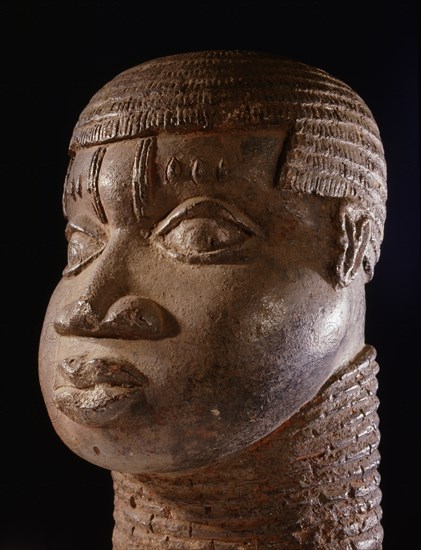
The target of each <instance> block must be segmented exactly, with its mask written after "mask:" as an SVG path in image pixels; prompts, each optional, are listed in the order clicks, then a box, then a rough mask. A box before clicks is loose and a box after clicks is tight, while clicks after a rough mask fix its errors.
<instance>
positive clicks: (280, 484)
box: [113, 346, 383, 550]
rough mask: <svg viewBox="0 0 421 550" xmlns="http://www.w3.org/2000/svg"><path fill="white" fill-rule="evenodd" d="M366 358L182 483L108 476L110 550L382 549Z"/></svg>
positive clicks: (371, 380)
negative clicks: (257, 437)
mask: <svg viewBox="0 0 421 550" xmlns="http://www.w3.org/2000/svg"><path fill="white" fill-rule="evenodd" d="M374 358H375V352H374V350H373V348H371V347H368V346H366V347H365V348H364V349H363V350H362V352H361V353H360V354H359V355H358V357H357V358H356V360H355V361H354V362H352V363H351V364H349V365H347V366H346V367H343V368H342V369H340V370H338V371H337V372H336V373H335V374H334V375H333V376H332V377H331V378H330V379H329V380H328V381H327V382H326V384H325V385H324V386H323V387H322V388H321V390H320V391H319V393H318V394H317V396H316V397H315V398H314V399H313V400H312V401H310V402H309V403H307V404H306V405H305V406H304V407H302V409H301V410H300V411H299V412H298V413H296V414H295V415H294V416H293V417H291V418H290V419H289V420H288V421H287V422H285V423H284V424H283V425H282V426H281V427H280V428H278V429H277V430H276V431H275V432H273V433H272V434H271V435H269V436H267V437H266V438H265V439H263V440H261V441H260V442H258V443H256V444H255V445H253V446H252V447H250V448H248V449H246V450H244V451H242V452H241V453H238V454H236V455H232V456H231V457H228V458H225V459H223V460H220V461H218V462H217V463H214V464H212V465H211V466H206V467H203V468H200V469H197V470H195V471H190V472H186V473H181V474H180V473H172V474H152V475H132V474H121V473H118V472H113V479H114V490H115V511H114V518H115V522H116V523H115V529H114V534H113V548H114V550H131V549H140V548H148V549H149V550H153V549H156V550H158V549H162V548H168V549H170V548H171V549H180V550H181V549H183V550H188V549H196V550H199V549H200V550H202V549H203V550H218V549H221V550H222V549H224V550H228V549H238V550H240V549H250V550H252V549H253V550H254V549H259V550H266V549H279V550H280V549H283V550H285V549H299V548H311V549H312V550H318V549H320V550H322V549H323V550H328V549H332V550H333V549H337V548H339V547H340V548H355V549H359V548H361V549H363V548H364V549H365V550H369V549H370V550H374V549H375V550H378V549H380V548H381V545H382V534H383V531H382V528H381V525H380V518H381V508H380V499H381V492H380V489H379V474H378V472H377V466H378V463H379V453H378V450H377V447H378V443H379V431H378V417H377V413H376V410H377V406H378V400H377V398H376V389H377V382H376V373H377V370H378V366H377V363H376V362H375V361H374Z"/></svg>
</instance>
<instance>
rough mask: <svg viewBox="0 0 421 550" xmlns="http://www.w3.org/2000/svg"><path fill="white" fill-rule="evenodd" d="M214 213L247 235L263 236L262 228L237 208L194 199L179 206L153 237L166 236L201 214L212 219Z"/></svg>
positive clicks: (214, 201) (209, 199) (162, 222)
mask: <svg viewBox="0 0 421 550" xmlns="http://www.w3.org/2000/svg"><path fill="white" fill-rule="evenodd" d="M212 211H213V212H214V213H216V214H217V216H219V217H221V218H224V219H226V220H228V221H231V222H233V223H235V224H237V225H238V226H239V227H241V229H243V230H244V231H246V232H247V233H250V234H254V235H259V236H263V232H262V230H261V229H260V227H259V226H258V225H257V224H256V223H255V222H254V221H253V220H251V219H250V218H249V217H248V216H247V215H246V214H244V213H243V212H241V211H240V210H239V209H238V208H236V207H235V206H233V205H230V204H227V203H226V202H224V201H222V200H219V199H215V198H213V197H212V198H211V197H193V198H190V199H187V200H186V201H184V202H183V203H181V204H179V205H178V206H177V207H176V208H174V210H173V211H172V212H170V214H168V216H167V217H166V218H164V219H163V220H162V221H160V222H159V223H158V224H157V225H156V226H155V228H154V230H153V235H158V236H163V235H166V234H167V233H168V232H169V231H171V229H173V228H174V227H175V226H176V225H177V224H178V223H179V222H181V221H182V220H185V219H189V218H195V217H200V214H201V213H203V214H205V215H206V216H203V217H210V214H212Z"/></svg>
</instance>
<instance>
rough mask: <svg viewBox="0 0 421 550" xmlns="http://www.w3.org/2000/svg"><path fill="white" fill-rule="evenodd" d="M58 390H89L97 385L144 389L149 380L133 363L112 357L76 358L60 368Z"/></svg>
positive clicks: (70, 359) (65, 362) (66, 360)
mask: <svg viewBox="0 0 421 550" xmlns="http://www.w3.org/2000/svg"><path fill="white" fill-rule="evenodd" d="M57 375H58V376H57V379H56V388H58V387H61V386H68V385H69V382H70V383H71V385H73V386H74V387H75V388H78V389H87V388H92V387H94V386H96V385H97V384H108V385H110V386H120V387H123V388H124V387H126V388H134V387H142V386H145V385H146V384H147V378H146V376H145V375H144V374H142V373H141V372H140V371H139V370H138V369H137V368H136V367H135V366H134V365H133V364H132V363H129V362H128V361H124V360H121V359H115V358H112V357H103V358H94V359H87V358H86V357H85V356H75V357H69V358H67V359H64V360H63V361H62V362H61V363H60V364H59V366H58V372H57Z"/></svg>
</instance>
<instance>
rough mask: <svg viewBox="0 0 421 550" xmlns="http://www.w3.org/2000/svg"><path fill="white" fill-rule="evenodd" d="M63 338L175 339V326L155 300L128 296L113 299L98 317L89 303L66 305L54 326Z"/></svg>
mask: <svg viewBox="0 0 421 550" xmlns="http://www.w3.org/2000/svg"><path fill="white" fill-rule="evenodd" d="M54 328H55V330H56V331H57V332H58V333H59V334H61V335H65V336H70V335H74V336H90V337H96V338H120V339H125V340H138V339H148V340H154V339H159V338H167V337H170V336H174V335H175V334H176V332H177V325H176V322H175V320H174V318H173V317H172V316H171V315H170V313H169V312H168V311H167V310H166V309H164V308H163V307H162V306H160V305H159V304H157V303H156V302H155V301H153V300H150V299H146V298H141V297H139V296H134V295H128V296H123V297H122V298H119V299H118V300H116V301H115V302H114V303H113V304H111V306H110V307H109V308H108V310H107V312H106V314H105V316H104V317H103V318H101V317H100V316H99V315H98V313H97V312H96V311H95V309H94V307H93V305H92V304H91V303H90V302H89V300H86V299H81V300H76V301H75V302H72V303H71V304H69V305H68V306H66V307H65V308H64V309H63V310H62V311H61V313H60V314H59V316H58V318H57V319H56V321H55V323H54Z"/></svg>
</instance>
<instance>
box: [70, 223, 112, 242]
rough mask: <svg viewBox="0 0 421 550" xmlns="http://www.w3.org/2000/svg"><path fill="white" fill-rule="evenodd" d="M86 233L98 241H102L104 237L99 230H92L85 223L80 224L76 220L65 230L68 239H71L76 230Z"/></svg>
mask: <svg viewBox="0 0 421 550" xmlns="http://www.w3.org/2000/svg"><path fill="white" fill-rule="evenodd" d="M78 231H79V232H80V233H85V234H86V235H89V236H90V237H92V238H93V239H96V240H98V241H102V240H103V239H104V236H103V235H102V234H100V232H99V231H95V230H92V229H90V228H87V227H86V226H85V225H79V224H78V223H75V222H69V223H68V224H67V225H66V229H65V230H64V234H65V235H66V238H67V240H70V238H71V236H72V235H73V233H76V232H78Z"/></svg>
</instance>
